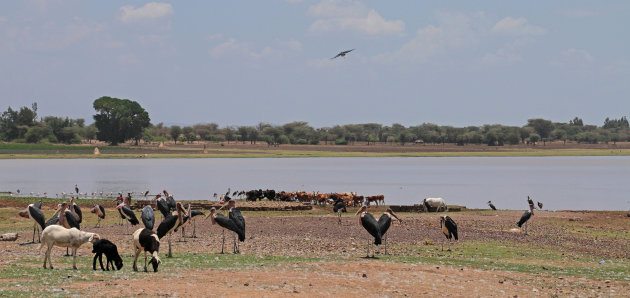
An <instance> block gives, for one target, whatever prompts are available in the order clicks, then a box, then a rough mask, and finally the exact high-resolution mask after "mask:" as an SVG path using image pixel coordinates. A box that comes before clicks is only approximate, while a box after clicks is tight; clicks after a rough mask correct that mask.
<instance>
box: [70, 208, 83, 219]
mask: <svg viewBox="0 0 630 298" xmlns="http://www.w3.org/2000/svg"><path fill="white" fill-rule="evenodd" d="M72 207H73V208H74V213H76V214H77V216H78V218H77V219H78V220H79V223H82V222H83V213H82V212H81V208H80V207H79V205H77V204H74V205H72Z"/></svg>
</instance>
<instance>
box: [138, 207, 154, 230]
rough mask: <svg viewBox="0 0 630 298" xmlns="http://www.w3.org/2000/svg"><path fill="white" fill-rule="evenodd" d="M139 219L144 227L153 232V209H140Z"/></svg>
mask: <svg viewBox="0 0 630 298" xmlns="http://www.w3.org/2000/svg"><path fill="white" fill-rule="evenodd" d="M140 219H142V223H143V224H144V227H145V228H147V229H149V230H153V226H154V225H155V215H154V214H153V207H151V206H148V205H147V206H144V208H142V215H140Z"/></svg>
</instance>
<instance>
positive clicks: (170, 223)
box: [157, 202, 188, 258]
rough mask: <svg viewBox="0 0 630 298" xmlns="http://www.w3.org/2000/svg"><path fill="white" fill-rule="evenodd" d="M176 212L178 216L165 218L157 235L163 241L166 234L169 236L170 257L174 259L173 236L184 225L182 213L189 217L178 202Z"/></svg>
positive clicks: (170, 215)
mask: <svg viewBox="0 0 630 298" xmlns="http://www.w3.org/2000/svg"><path fill="white" fill-rule="evenodd" d="M175 212H176V214H177V215H172V214H169V215H167V216H166V217H164V220H162V222H161V223H160V225H159V226H158V228H157V235H158V238H159V239H162V238H163V237H164V236H166V234H168V257H169V258H170V257H172V256H173V255H172V253H171V235H172V234H173V232H174V231H176V230H177V228H178V227H179V226H180V225H181V224H182V223H183V219H182V213H183V214H184V215H188V214H187V213H186V210H184V208H183V207H182V204H181V203H179V202H177V203H176V204H175Z"/></svg>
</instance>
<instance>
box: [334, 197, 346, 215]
mask: <svg viewBox="0 0 630 298" xmlns="http://www.w3.org/2000/svg"><path fill="white" fill-rule="evenodd" d="M339 210H341V212H346V203H345V202H344V201H343V200H341V199H338V200H337V201H336V202H335V205H334V206H333V212H335V213H337V211H339Z"/></svg>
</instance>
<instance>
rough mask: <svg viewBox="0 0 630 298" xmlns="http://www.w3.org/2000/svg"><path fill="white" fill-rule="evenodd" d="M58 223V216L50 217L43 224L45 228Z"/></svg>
mask: <svg viewBox="0 0 630 298" xmlns="http://www.w3.org/2000/svg"><path fill="white" fill-rule="evenodd" d="M58 223H59V216H57V215H54V216H53V217H51V218H50V219H49V220H48V221H47V222H46V224H45V226H52V225H56V224H58Z"/></svg>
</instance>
